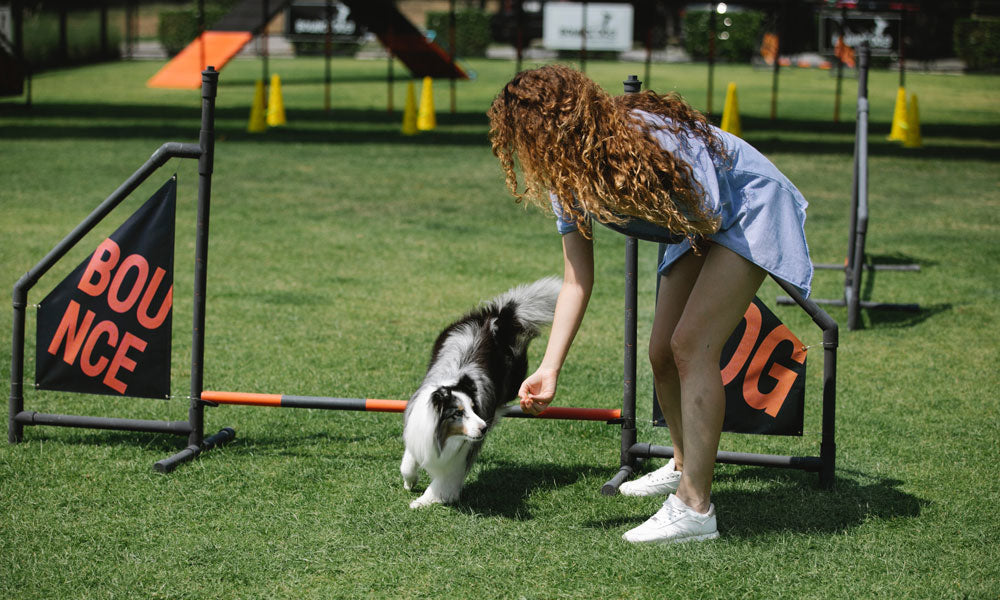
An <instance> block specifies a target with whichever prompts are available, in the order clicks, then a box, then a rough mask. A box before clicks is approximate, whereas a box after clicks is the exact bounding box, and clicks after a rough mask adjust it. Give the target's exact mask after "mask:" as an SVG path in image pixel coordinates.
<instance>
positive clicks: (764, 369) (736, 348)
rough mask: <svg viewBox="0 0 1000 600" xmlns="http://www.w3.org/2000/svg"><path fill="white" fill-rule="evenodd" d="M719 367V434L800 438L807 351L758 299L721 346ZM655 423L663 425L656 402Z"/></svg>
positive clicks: (755, 298) (755, 299)
mask: <svg viewBox="0 0 1000 600" xmlns="http://www.w3.org/2000/svg"><path fill="white" fill-rule="evenodd" d="M719 369H720V370H721V372H722V384H723V385H724V386H725V392H726V416H725V420H724V421H723V425H722V430H723V431H729V432H733V433H758V434H767V435H802V421H803V412H804V410H803V409H804V406H805V380H806V349H805V347H804V346H803V345H802V342H800V341H799V339H798V338H797V337H795V334H793V333H792V332H791V331H790V330H789V329H788V327H786V326H785V325H784V323H782V322H781V320H780V319H778V317H777V316H776V315H775V314H774V313H773V312H771V310H770V309H769V308H767V306H766V305H765V304H764V303H763V302H762V301H761V300H760V298H757V297H754V299H753V302H752V303H751V304H750V307H749V308H748V309H747V312H746V313H745V314H744V316H743V320H742V321H741V322H740V324H739V325H738V326H737V327H736V330H735V331H733V333H732V335H731V336H729V339H728V340H727V341H726V345H725V346H723V348H722V357H721V359H720V361H719ZM653 421H654V423H655V424H657V425H666V422H665V421H664V420H663V416H662V413H661V411H660V407H659V406H657V405H656V404H655V403H654V405H653Z"/></svg>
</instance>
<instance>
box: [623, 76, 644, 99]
mask: <svg viewBox="0 0 1000 600" xmlns="http://www.w3.org/2000/svg"><path fill="white" fill-rule="evenodd" d="M622 83H623V84H625V93H626V94H635V93H638V92H640V91H641V90H642V82H641V81H639V76H638V75H629V76H628V79H626V80H625V81H623V82H622Z"/></svg>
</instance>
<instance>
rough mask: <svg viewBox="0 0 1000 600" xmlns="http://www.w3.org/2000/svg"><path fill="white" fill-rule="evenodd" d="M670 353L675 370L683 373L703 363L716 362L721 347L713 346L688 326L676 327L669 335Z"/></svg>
mask: <svg viewBox="0 0 1000 600" xmlns="http://www.w3.org/2000/svg"><path fill="white" fill-rule="evenodd" d="M669 346H670V354H671V356H672V361H673V364H674V365H675V368H676V369H677V371H678V372H679V373H680V374H681V375H682V376H683V373H684V372H685V371H687V370H688V369H690V368H692V367H697V366H700V365H703V364H712V361H713V359H714V364H716V365H717V364H718V362H719V356H720V355H721V352H722V349H721V347H720V348H713V347H712V346H713V344H712V343H711V342H710V341H709V340H707V339H706V338H705V336H703V335H700V334H699V332H698V331H695V330H692V329H690V328H684V327H678V328H677V329H676V330H675V331H674V334H673V335H672V336H671V337H670V344H669Z"/></svg>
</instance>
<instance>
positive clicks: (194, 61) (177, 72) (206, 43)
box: [146, 31, 253, 90]
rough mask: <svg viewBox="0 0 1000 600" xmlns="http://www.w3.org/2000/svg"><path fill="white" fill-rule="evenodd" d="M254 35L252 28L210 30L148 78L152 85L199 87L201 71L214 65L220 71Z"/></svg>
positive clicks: (178, 87)
mask: <svg viewBox="0 0 1000 600" xmlns="http://www.w3.org/2000/svg"><path fill="white" fill-rule="evenodd" d="M251 39H253V34H252V33H250V32H249V31H206V32H204V33H202V34H201V35H200V36H199V37H198V38H197V39H195V40H194V41H193V42H191V43H190V44H188V45H187V46H186V47H185V48H184V49H183V50H181V51H180V52H179V53H178V54H177V56H175V57H173V59H171V60H170V62H168V63H167V64H165V65H163V68H162V69H160V70H159V71H157V73H156V75H153V76H152V77H150V79H149V81H147V82H146V85H147V86H148V87H156V88H174V89H190V90H196V89H200V88H201V72H202V70H203V69H204V68H205V67H207V66H209V65H212V66H213V67H215V70H216V71H221V70H222V67H223V66H224V65H225V64H226V63H227V62H229V59H231V58H232V57H233V56H235V55H236V53H237V52H239V51H240V50H242V49H243V46H246V45H247V43H248V42H249V41H250V40H251Z"/></svg>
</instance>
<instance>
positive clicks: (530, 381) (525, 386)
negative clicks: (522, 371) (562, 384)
mask: <svg viewBox="0 0 1000 600" xmlns="http://www.w3.org/2000/svg"><path fill="white" fill-rule="evenodd" d="M558 379H559V372H558V371H556V370H555V369H547V368H545V367H539V368H538V370H537V371H535V372H534V373H532V374H531V375H529V376H528V378H527V379H525V380H524V382H523V383H522V384H521V389H520V390H518V392H517V395H518V397H520V398H521V410H523V411H524V412H526V413H528V414H531V415H536V416H537V415H540V414H541V413H542V412H543V411H544V410H545V409H546V408H548V407H549V403H551V402H552V399H553V398H554V397H555V395H556V381H557V380H558Z"/></svg>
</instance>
